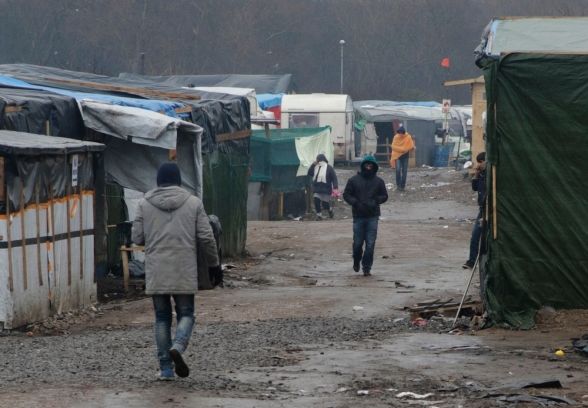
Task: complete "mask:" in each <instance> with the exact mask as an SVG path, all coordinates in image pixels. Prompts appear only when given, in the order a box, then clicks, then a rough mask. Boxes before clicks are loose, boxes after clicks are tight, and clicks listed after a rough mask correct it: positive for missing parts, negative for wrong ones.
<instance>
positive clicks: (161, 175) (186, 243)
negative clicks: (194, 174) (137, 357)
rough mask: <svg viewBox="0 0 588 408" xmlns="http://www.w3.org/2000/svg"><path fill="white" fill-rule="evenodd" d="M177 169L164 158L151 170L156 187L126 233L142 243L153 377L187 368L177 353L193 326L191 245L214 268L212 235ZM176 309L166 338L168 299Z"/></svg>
mask: <svg viewBox="0 0 588 408" xmlns="http://www.w3.org/2000/svg"><path fill="white" fill-rule="evenodd" d="M181 183H182V180H181V176H180V169H179V168H178V166H177V164H175V163H171V162H170V163H164V164H162V165H161V166H160V167H159V170H158V172H157V188H155V189H153V190H150V191H148V192H147V193H146V194H145V197H144V198H143V199H141V200H140V202H139V204H138V207H137V215H136V218H135V221H134V222H133V232H132V238H133V242H134V243H135V244H138V245H145V293H146V294H147V295H151V296H152V298H153V308H154V310H155V342H156V345H157V356H158V358H159V368H160V372H159V378H160V379H162V380H171V379H173V378H174V369H175V373H176V374H177V375H178V376H179V377H187V376H188V375H189V374H190V369H189V368H188V365H187V364H186V362H185V361H184V359H183V357H182V354H183V353H184V351H185V350H186V348H187V347H188V343H189V341H190V337H191V335H192V329H193V327H194V321H195V319H194V295H195V294H196V291H197V290H198V272H197V271H198V265H197V260H196V257H197V254H196V252H197V248H198V243H200V244H201V246H200V248H201V249H203V250H204V251H205V256H206V260H207V261H208V264H209V265H212V267H211V269H218V268H220V266H219V259H218V252H217V246H216V241H215V239H214V235H213V232H212V228H211V226H210V222H209V219H208V216H207V215H206V212H205V211H204V206H203V204H202V201H201V200H200V199H199V198H198V197H196V196H193V195H191V194H190V193H189V192H188V191H186V190H184V189H183V188H182V187H180V185H181ZM172 298H173V299H174V303H175V311H176V315H177V327H176V332H175V338H174V339H173V341H172V337H171V325H172V303H171V299H172Z"/></svg>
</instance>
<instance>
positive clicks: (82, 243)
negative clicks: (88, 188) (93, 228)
mask: <svg viewBox="0 0 588 408" xmlns="http://www.w3.org/2000/svg"><path fill="white" fill-rule="evenodd" d="M80 156H81V155H80ZM79 171H80V170H79V169H78V186H79V187H78V191H79V196H80V279H84V195H83V191H82V186H81V185H79V183H80V181H79Z"/></svg>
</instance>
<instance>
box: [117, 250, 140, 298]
mask: <svg viewBox="0 0 588 408" xmlns="http://www.w3.org/2000/svg"><path fill="white" fill-rule="evenodd" d="M143 250H145V247H144V246H142V245H137V246H133V247H126V246H125V245H121V247H120V257H121V258H122V268H123V289H124V291H125V292H128V291H129V281H130V272H129V252H133V251H143Z"/></svg>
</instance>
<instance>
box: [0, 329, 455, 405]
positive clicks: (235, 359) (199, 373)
mask: <svg viewBox="0 0 588 408" xmlns="http://www.w3.org/2000/svg"><path fill="white" fill-rule="evenodd" d="M64 320H67V318H66V319H64ZM449 326H450V322H449V321H448V320H447V319H445V320H443V319H440V320H431V321H430V323H429V324H428V325H427V326H425V327H415V326H413V325H411V323H410V322H409V321H408V320H407V319H394V320H392V319H382V318H372V319H365V320H356V319H348V318H347V319H346V318H331V319H325V318H313V319H279V320H270V321H258V322H248V323H217V324H206V325H198V326H197V328H196V330H195V332H194V336H193V340H192V344H193V346H192V347H191V349H189V350H188V351H187V353H186V359H187V361H188V362H189V364H190V366H191V367H192V374H191V376H190V377H189V378H187V379H184V380H182V381H178V382H177V384H179V386H180V387H182V388H187V389H195V390H199V391H201V392H210V393H212V394H220V393H222V394H223V395H224V396H225V397H226V396H227V395H232V396H240V397H243V396H247V395H249V394H253V395H259V394H260V393H262V392H264V391H265V390H267V388H268V383H267V382H259V383H255V382H251V381H247V382H246V383H244V382H240V381H238V380H236V379H234V378H232V377H233V376H232V375H231V374H234V373H236V372H238V371H239V370H242V369H244V368H246V367H267V368H268V369H270V368H271V367H283V366H290V365H295V364H297V363H298V362H299V361H300V360H304V359H305V358H306V357H305V356H304V353H305V352H307V351H308V350H317V349H319V350H320V349H325V350H326V349H328V348H331V347H333V345H334V344H339V346H338V347H342V348H347V347H357V345H358V344H361V343H362V342H365V341H383V340H386V339H390V338H391V337H393V336H395V335H397V334H401V333H414V332H423V333H426V332H430V333H437V332H447V331H448V330H449ZM194 345H197V348H198V351H194V348H195V347H196V346H194ZM15 350H18V352H14V351H15ZM154 354H155V347H154V344H153V340H152V329H151V328H150V327H140V328H136V327H124V328H119V329H112V328H110V329H108V328H107V329H106V330H86V331H85V332H83V333H77V334H69V335H68V334H66V335H63V334H62V335H55V336H41V337H37V336H33V337H29V336H27V334H26V333H24V332H13V333H12V334H11V335H10V336H4V337H3V338H1V341H0V355H2V356H3V357H2V360H1V361H2V364H3V366H4V367H3V368H4V369H3V370H0V384H4V386H12V387H15V386H16V387H20V388H27V387H29V386H30V387H34V386H39V385H41V386H43V387H52V386H61V387H63V386H64V385H67V384H71V385H72V386H73V385H79V384H92V386H95V387H106V388H110V387H116V386H120V385H121V384H124V386H125V387H149V386H152V385H153V384H154V379H155V373H156V369H157V368H156V366H155V359H154ZM63 356H68V358H63ZM402 382H403V379H402V378H399V379H397V380H396V381H395V382H394V384H391V383H390V381H389V383H388V384H387V385H385V386H387V387H388V388H390V387H392V385H395V386H396V387H398V386H399V383H402ZM343 385H346V386H348V387H350V388H362V387H368V386H369V388H374V387H378V386H379V387H382V386H384V384H383V383H379V384H374V383H373V381H372V380H368V379H363V380H361V379H359V380H357V381H356V382H355V383H354V384H342V385H341V386H343ZM275 386H276V387H275V388H276V390H272V391H275V392H274V393H273V396H274V397H276V398H278V397H279V396H280V394H283V393H285V394H290V393H291V392H293V391H296V390H291V389H287V388H285V387H283V384H279V383H278V384H275ZM432 386H433V387H435V388H440V387H442V386H446V385H442V384H435V385H432V384H431V383H426V388H427V389H431V387H432ZM413 388H414V387H413Z"/></svg>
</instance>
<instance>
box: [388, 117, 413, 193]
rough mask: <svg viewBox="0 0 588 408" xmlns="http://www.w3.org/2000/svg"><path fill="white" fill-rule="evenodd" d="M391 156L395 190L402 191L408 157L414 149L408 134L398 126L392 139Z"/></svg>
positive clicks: (402, 127) (404, 184) (404, 183)
mask: <svg viewBox="0 0 588 408" xmlns="http://www.w3.org/2000/svg"><path fill="white" fill-rule="evenodd" d="M390 147H391V149H392V154H391V155H390V166H391V167H394V165H396V189H397V190H398V191H404V189H405V187H406V176H407V174H408V157H409V155H410V152H411V151H412V150H414V149H415V145H414V141H413V140H412V136H411V135H410V133H407V132H406V130H405V129H404V126H402V125H400V127H399V128H398V130H396V134H395V135H394V139H392V145H391V146H390Z"/></svg>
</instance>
